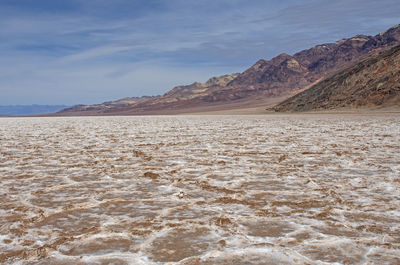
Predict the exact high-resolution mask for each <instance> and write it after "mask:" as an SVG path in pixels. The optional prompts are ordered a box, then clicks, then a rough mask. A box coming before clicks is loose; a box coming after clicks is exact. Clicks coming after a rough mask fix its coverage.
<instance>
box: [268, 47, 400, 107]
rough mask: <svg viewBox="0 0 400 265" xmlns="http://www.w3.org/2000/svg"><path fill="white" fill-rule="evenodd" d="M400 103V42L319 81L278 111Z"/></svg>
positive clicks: (384, 105) (283, 103) (398, 104)
mask: <svg viewBox="0 0 400 265" xmlns="http://www.w3.org/2000/svg"><path fill="white" fill-rule="evenodd" d="M399 106H400V45H399V46H396V47H394V48H392V49H390V50H389V51H386V52H384V53H382V54H380V55H377V56H375V57H372V58H368V59H366V60H364V61H362V62H360V63H358V64H356V65H354V66H352V67H349V68H348V69H345V70H343V71H341V72H339V73H337V74H335V75H333V76H332V77H329V78H327V79H325V80H324V81H322V82H319V83H318V84H316V85H315V86H313V87H311V88H310V89H308V90H306V91H304V92H302V93H299V94H297V95H295V96H293V97H291V98H289V99H287V100H285V101H284V102H282V103H280V104H279V105H277V106H275V107H274V108H272V110H275V111H314V110H332V109H360V108H361V109H362V108H367V109H377V108H391V107H399Z"/></svg>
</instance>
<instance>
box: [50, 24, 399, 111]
mask: <svg viewBox="0 0 400 265" xmlns="http://www.w3.org/2000/svg"><path fill="white" fill-rule="evenodd" d="M399 43H400V25H397V26H394V27H392V28H390V29H389V30H387V31H385V32H382V33H380V34H378V35H376V36H365V35H357V36H354V37H352V38H348V39H342V40H339V41H337V42H334V43H328V44H323V45H318V46H315V47H313V48H311V49H308V50H303V51H300V52H298V53H296V54H294V55H289V54H280V55H278V56H277V57H275V58H273V59H271V60H269V61H266V60H259V61H258V62H256V63H255V64H254V65H253V66H252V67H250V68H249V69H248V70H246V71H244V72H243V73H239V74H231V75H224V76H220V77H213V78H211V79H210V80H208V81H207V82H206V83H204V84H203V83H197V82H196V83H193V84H191V85H187V86H178V87H175V88H174V89H172V90H171V91H169V92H167V93H165V94H164V95H162V96H155V97H140V98H125V99H121V100H117V101H110V102H105V103H103V104H97V105H78V106H74V107H72V108H68V109H64V110H62V111H61V112H59V113H58V115H117V114H121V115H130V114H169V113H170V114H174V113H190V112H195V111H207V110H210V109H216V110H218V109H221V110H222V109H232V108H246V107H255V106H265V107H267V106H272V105H273V104H276V103H278V102H280V101H283V100H284V99H286V98H289V97H291V96H293V95H295V94H297V93H300V92H302V91H304V90H306V89H308V88H310V87H314V89H315V86H313V85H316V84H317V83H318V82H321V81H323V80H324V79H325V78H327V77H329V76H331V75H333V74H334V73H336V72H338V71H339V70H343V69H346V68H348V67H351V66H353V65H354V64H356V63H358V62H360V61H361V60H363V59H365V58H368V57H374V56H377V55H378V54H379V53H382V52H383V51H385V50H387V49H389V48H391V47H394V46H396V45H398V44H399ZM385 58H386V57H385ZM377 60H378V61H379V60H380V59H377ZM383 60H385V59H383ZM393 63H395V64H394V65H393V66H392V68H391V69H392V70H393V71H394V69H398V68H399V65H398V60H393ZM359 67H361V68H362V69H363V71H364V75H366V76H368V74H369V73H368V71H369V68H368V67H365V66H359ZM396 67H397V68H396ZM392 70H390V74H394V75H396V73H395V71H394V72H393V71H392ZM365 71H366V72H365ZM383 71H386V70H383ZM351 73H352V72H351V71H350V72H347V76H349V75H350V74H351ZM380 74H381V75H382V76H386V74H385V73H382V72H381V73H380ZM397 74H398V73H397ZM368 78H373V77H368ZM385 78H386V77H383V79H382V80H386V79H385ZM388 80H392V79H390V78H389V79H388ZM323 82H324V83H320V84H322V85H320V86H323V84H327V83H326V82H327V81H323ZM355 82H356V81H355ZM363 82H364V81H359V83H363ZM368 84H370V83H368ZM317 86H318V85H317ZM380 86H385V84H382V83H380ZM393 93H398V91H397V90H393ZM361 95H363V94H362V93H361V94H360V96H361ZM343 100H347V99H343ZM360 104H361V103H360ZM339 105H340V104H339ZM361 105H362V104H361ZM367 105H368V104H366V105H363V106H367ZM357 106H358V105H356V106H355V105H353V107H357ZM331 107H332V108H334V105H331ZM381 107H385V106H384V104H381ZM284 109H285V108H282V109H280V108H277V109H275V110H284ZM330 109H331V108H330ZM308 110H311V109H308Z"/></svg>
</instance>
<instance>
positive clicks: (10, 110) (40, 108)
mask: <svg viewBox="0 0 400 265" xmlns="http://www.w3.org/2000/svg"><path fill="white" fill-rule="evenodd" d="M66 107H68V106H66V105H9V106H0V115H1V116H18V115H33V114H45V113H53V112H57V111H60V110H62V109H65V108H66Z"/></svg>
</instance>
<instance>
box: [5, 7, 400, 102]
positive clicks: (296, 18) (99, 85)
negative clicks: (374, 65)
mask: <svg viewBox="0 0 400 265" xmlns="http://www.w3.org/2000/svg"><path fill="white" fill-rule="evenodd" d="M61 2H62V3H61ZM61 2H60V1H50V0H37V1H34V2H32V1H28V0H22V1H10V0H4V1H2V2H1V3H0V27H1V28H2V30H1V31H0V38H1V39H2V42H1V43H0V61H1V62H2V65H0V93H2V95H5V96H4V97H3V96H2V98H1V99H0V104H19V103H20V102H22V101H24V102H25V103H26V101H29V100H30V102H31V103H46V104H52V103H57V104H58V103H66V104H73V103H74V102H76V103H95V102H101V101H106V100H109V99H112V98H118V97H127V96H139V95H153V94H162V93H164V92H166V91H167V90H169V89H171V88H172V87H173V86H174V85H181V84H186V83H190V82H193V81H196V80H198V81H205V80H206V79H207V78H208V77H211V76H215V75H219V74H224V73H231V72H238V71H243V70H245V69H246V68H247V67H249V66H250V65H251V64H252V63H254V62H255V61H257V60H258V59H260V58H266V59H269V58H272V57H273V56H276V55H277V54H279V53H282V52H287V53H294V52H297V51H299V50H302V49H305V48H309V47H311V46H313V45H316V44H320V43H323V42H330V41H335V40H337V39H341V38H343V37H349V36H353V35H356V34H359V33H362V34H376V33H378V32H379V31H383V30H385V29H387V28H388V27H390V26H392V25H394V24H397V23H399V21H397V20H398V13H399V12H400V6H399V5H398V3H397V2H398V1H397V0H396V1H394V0H382V1H379V2H378V1H372V0H363V1H361V0H337V1H327V0H318V1H317V0H303V1H294V0H288V1H277V0H270V1H265V0H254V1H251V2H249V1H244V0H213V1H211V0H204V1H184V0H168V1H166V0H146V1H144V0H143V1H139V0H132V1H128V0H116V1H112V2H110V1H107V0H93V1H84V0H71V1H61ZM23 95H29V96H26V97H25V98H26V100H23ZM63 100H64V101H63Z"/></svg>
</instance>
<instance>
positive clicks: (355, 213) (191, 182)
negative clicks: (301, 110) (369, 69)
mask: <svg viewBox="0 0 400 265" xmlns="http://www.w3.org/2000/svg"><path fill="white" fill-rule="evenodd" d="M399 150H400V115H396V114H379V115H378V114H377V115H363V114H358V115H335V114H325V115H317V114H316V115H266V116H158V117H157V116H148V117H71V118H3V119H0V184H1V185H0V198H1V204H0V263H7V264H110V263H113V264H164V263H170V264H399V263H400V210H399V209H400V151H399Z"/></svg>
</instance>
